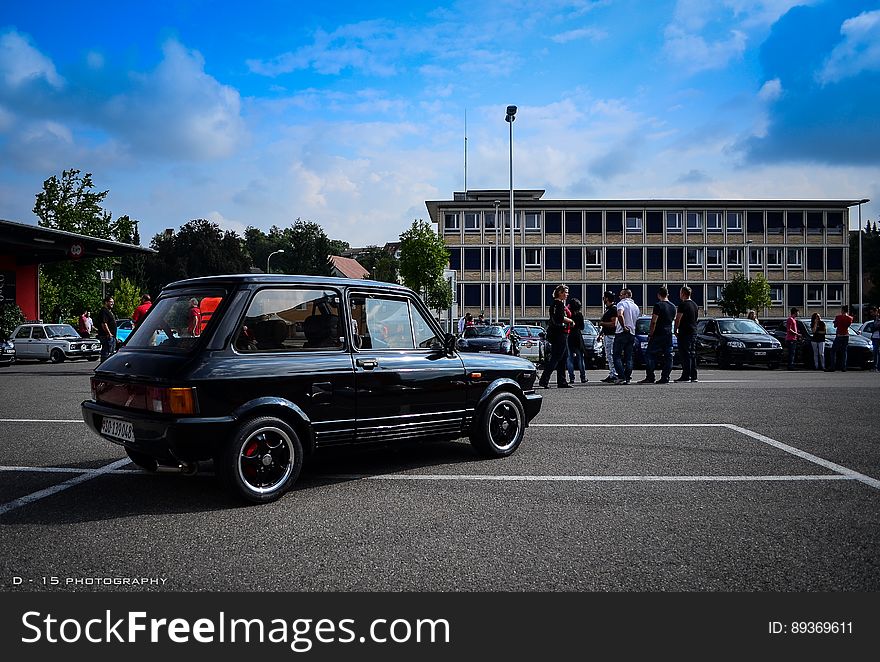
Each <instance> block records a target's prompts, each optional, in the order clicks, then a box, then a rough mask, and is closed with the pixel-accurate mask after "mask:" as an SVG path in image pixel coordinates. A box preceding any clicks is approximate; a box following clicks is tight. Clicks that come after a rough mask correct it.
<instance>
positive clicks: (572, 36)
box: [550, 28, 608, 44]
mask: <svg viewBox="0 0 880 662" xmlns="http://www.w3.org/2000/svg"><path fill="white" fill-rule="evenodd" d="M607 37H608V33H607V32H606V31H605V30H602V29H600V28H579V29H577V30H568V31H567V32H560V33H559V34H555V35H553V36H552V37H550V39H552V40H553V41H555V42H556V43H557V44H567V43H568V42H570V41H576V40H578V39H589V40H590V41H601V40H602V39H606V38H607Z"/></svg>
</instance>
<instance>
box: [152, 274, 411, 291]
mask: <svg viewBox="0 0 880 662" xmlns="http://www.w3.org/2000/svg"><path fill="white" fill-rule="evenodd" d="M240 284H248V285H250V284H258V285H325V286H328V287H336V288H346V287H358V288H361V287H367V288H370V289H382V290H394V291H398V292H409V291H410V290H409V288H407V287H404V286H403V285H397V284H395V283H383V282H380V281H377V280H366V279H364V280H361V279H355V278H337V277H335V276H301V275H293V274H225V275H222V276H202V277H201V278H187V279H186V280H178V281H175V282H173V283H168V285H166V286H165V287H164V288H162V289H163V290H176V289H183V288H187V287H194V286H205V285H240Z"/></svg>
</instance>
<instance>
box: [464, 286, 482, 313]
mask: <svg viewBox="0 0 880 662" xmlns="http://www.w3.org/2000/svg"><path fill="white" fill-rule="evenodd" d="M481 289H482V288H481V287H480V286H479V285H472V284H467V285H464V286H463V287H462V297H461V300H462V305H463V306H465V307H466V308H479V307H480V306H481V305H482V301H480V290H481Z"/></svg>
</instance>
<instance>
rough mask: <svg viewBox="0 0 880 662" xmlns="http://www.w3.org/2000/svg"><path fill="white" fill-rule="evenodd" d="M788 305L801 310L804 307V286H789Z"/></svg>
mask: <svg viewBox="0 0 880 662" xmlns="http://www.w3.org/2000/svg"><path fill="white" fill-rule="evenodd" d="M788 305H789V306H797V307H798V308H800V307H801V306H803V305H804V286H803V285H801V284H797V285H789V286H788Z"/></svg>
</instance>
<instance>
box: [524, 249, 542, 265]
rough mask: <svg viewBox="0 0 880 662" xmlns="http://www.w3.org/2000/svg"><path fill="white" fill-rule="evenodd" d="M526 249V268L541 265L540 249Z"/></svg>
mask: <svg viewBox="0 0 880 662" xmlns="http://www.w3.org/2000/svg"><path fill="white" fill-rule="evenodd" d="M525 250H526V268H527V269H535V268H540V266H541V249H540V248H527V249H525Z"/></svg>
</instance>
